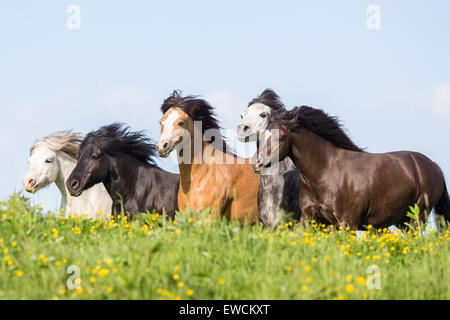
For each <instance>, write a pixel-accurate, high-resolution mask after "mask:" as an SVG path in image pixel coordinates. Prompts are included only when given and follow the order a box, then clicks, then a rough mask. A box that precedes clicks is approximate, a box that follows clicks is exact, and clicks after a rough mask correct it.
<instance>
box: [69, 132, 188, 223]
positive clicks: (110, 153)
mask: <svg viewBox="0 0 450 320" xmlns="http://www.w3.org/2000/svg"><path fill="white" fill-rule="evenodd" d="M155 155H156V151H155V145H154V144H153V143H152V142H151V140H150V139H149V138H148V137H147V136H146V135H145V134H144V133H143V132H131V131H130V130H129V128H128V127H126V126H124V125H122V124H119V123H114V124H111V125H108V126H104V127H101V128H100V129H99V130H97V131H93V132H91V133H89V134H88V135H87V136H86V138H85V139H84V141H83V142H82V144H81V147H80V151H79V153H78V162H77V165H76V167H75V169H74V170H73V171H72V173H71V175H70V176H69V178H68V179H67V181H66V185H67V189H68V190H69V192H70V194H71V195H72V196H74V197H78V196H80V195H81V194H82V193H83V191H84V190H86V189H89V188H90V187H91V186H93V185H95V184H97V183H100V182H102V183H103V184H104V185H105V188H106V190H107V191H108V193H109V195H110V196H111V198H112V200H113V209H112V211H113V212H112V213H113V214H114V213H116V214H117V213H119V212H120V211H121V200H123V209H124V211H125V212H126V213H127V215H129V216H130V217H131V218H133V217H135V216H136V214H138V213H140V212H145V211H146V210H149V211H152V210H153V209H155V210H156V211H157V212H160V213H162V211H165V212H166V213H167V215H168V216H169V217H170V218H173V217H174V216H175V210H177V209H178V205H177V195H178V187H179V184H180V176H179V175H178V174H174V173H170V172H167V171H164V170H162V169H161V168H159V167H158V166H157V165H156V164H155V162H154V160H153V158H154V157H155Z"/></svg>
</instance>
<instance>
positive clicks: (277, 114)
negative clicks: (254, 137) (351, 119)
mask: <svg viewBox="0 0 450 320" xmlns="http://www.w3.org/2000/svg"><path fill="white" fill-rule="evenodd" d="M295 117H297V122H296V124H295V125H294V126H292V125H291V128H293V127H301V128H305V129H307V130H310V131H312V132H314V133H315V134H317V135H319V136H320V137H322V138H324V139H325V140H327V141H329V142H331V143H333V144H334V145H336V146H337V147H340V148H343V149H346V150H352V151H359V152H363V151H364V150H363V149H361V148H360V147H358V146H357V145H356V144H355V143H353V141H352V140H351V139H350V137H349V136H348V135H347V134H346V133H345V131H344V127H343V126H342V124H341V123H340V121H339V119H338V118H337V117H332V116H329V115H328V114H327V113H325V112H324V111H323V110H320V109H315V108H312V107H308V106H301V107H296V108H294V109H292V110H290V111H284V110H278V111H274V112H272V113H271V114H270V115H269V124H271V123H280V124H287V122H288V121H289V120H292V119H294V118H295Z"/></svg>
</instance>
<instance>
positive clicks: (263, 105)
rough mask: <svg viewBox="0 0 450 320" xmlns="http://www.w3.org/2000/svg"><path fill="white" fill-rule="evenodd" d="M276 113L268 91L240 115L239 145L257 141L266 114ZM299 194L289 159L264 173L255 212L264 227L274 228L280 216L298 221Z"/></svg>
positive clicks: (297, 175)
mask: <svg viewBox="0 0 450 320" xmlns="http://www.w3.org/2000/svg"><path fill="white" fill-rule="evenodd" d="M278 109H284V105H283V103H282V102H281V101H280V98H279V97H278V95H277V94H276V93H275V92H274V91H272V90H271V89H266V90H264V92H263V93H261V94H260V95H259V96H258V97H257V98H255V99H253V100H252V101H251V102H250V103H249V105H248V108H247V109H246V110H245V111H244V112H242V114H241V118H242V124H240V125H239V126H238V128H237V136H238V139H239V140H240V141H241V142H249V141H257V140H258V136H259V135H263V134H264V132H265V129H266V127H267V124H268V118H269V114H270V113H271V112H272V111H273V110H278ZM299 190H300V173H299V171H298V170H297V168H296V166H295V165H294V163H293V162H292V160H291V159H290V158H288V157H286V159H284V160H283V161H280V162H279V163H278V165H277V166H274V167H271V168H266V169H264V172H262V173H261V175H260V179H259V190H258V210H259V215H260V217H261V220H262V221H263V222H264V224H265V225H266V226H268V227H270V228H272V229H273V228H275V227H276V226H277V225H278V224H279V223H280V222H281V221H282V218H283V214H284V213H288V214H293V218H294V219H298V218H300V208H299V204H298V195H299Z"/></svg>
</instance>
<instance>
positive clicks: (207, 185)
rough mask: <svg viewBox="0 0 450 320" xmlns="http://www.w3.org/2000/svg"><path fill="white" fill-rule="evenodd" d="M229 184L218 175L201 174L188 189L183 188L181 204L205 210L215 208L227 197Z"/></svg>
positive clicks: (180, 193) (179, 197) (179, 196)
mask: <svg viewBox="0 0 450 320" xmlns="http://www.w3.org/2000/svg"><path fill="white" fill-rule="evenodd" d="M227 190H228V184H227V182H226V179H225V178H223V177H220V176H218V175H217V174H201V175H197V176H194V177H192V178H191V180H190V183H189V186H188V188H186V186H183V183H181V188H180V190H179V193H178V199H179V201H180V204H181V205H182V206H183V207H185V206H189V205H190V206H194V207H195V208H204V207H210V206H214V205H215V204H216V202H221V201H222V199H223V198H224V197H225V196H226V194H227Z"/></svg>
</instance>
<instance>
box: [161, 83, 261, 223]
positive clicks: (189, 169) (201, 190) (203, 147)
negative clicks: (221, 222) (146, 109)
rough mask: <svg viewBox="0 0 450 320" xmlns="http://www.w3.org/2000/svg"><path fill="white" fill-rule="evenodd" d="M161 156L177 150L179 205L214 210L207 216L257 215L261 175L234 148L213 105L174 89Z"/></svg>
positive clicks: (241, 217) (163, 120)
mask: <svg viewBox="0 0 450 320" xmlns="http://www.w3.org/2000/svg"><path fill="white" fill-rule="evenodd" d="M161 111H162V112H163V114H164V116H163V117H162V118H161V120H160V124H161V136H160V138H159V140H158V142H157V143H156V148H157V151H158V154H159V156H161V157H164V158H166V157H168V155H169V154H170V153H171V152H172V151H173V150H176V152H177V157H178V165H179V169H180V188H179V190H178V207H179V209H180V210H183V209H193V210H202V209H207V208H210V209H211V213H210V216H209V218H215V217H218V216H224V217H226V218H228V219H231V220H237V221H240V222H241V223H243V222H244V221H247V222H249V223H253V222H255V221H257V220H258V219H259V215H258V205H257V194H258V185H259V177H258V175H257V174H255V173H254V172H253V170H252V167H251V165H250V164H249V160H248V159H240V158H238V157H237V156H236V155H235V154H234V153H233V152H232V151H230V150H229V149H228V147H227V144H226V143H225V141H224V139H223V137H222V135H221V134H220V131H219V130H220V126H219V123H218V121H217V119H216V117H215V114H214V109H213V107H211V106H210V104H209V103H208V102H207V101H205V100H203V99H198V98H196V97H195V96H187V97H182V95H181V93H180V92H179V91H174V92H173V93H172V95H171V96H169V97H168V98H167V99H166V100H165V101H164V103H163V105H162V107H161Z"/></svg>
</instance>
